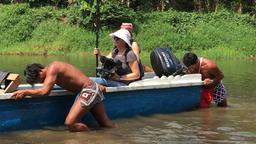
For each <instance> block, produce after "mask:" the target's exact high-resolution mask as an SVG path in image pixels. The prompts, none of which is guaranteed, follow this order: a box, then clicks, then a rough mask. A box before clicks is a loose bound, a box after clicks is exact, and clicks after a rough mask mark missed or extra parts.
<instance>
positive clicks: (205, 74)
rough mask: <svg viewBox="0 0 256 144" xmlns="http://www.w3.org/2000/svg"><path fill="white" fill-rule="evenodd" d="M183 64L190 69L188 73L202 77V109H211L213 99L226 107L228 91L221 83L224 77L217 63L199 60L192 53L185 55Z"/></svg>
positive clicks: (204, 59)
mask: <svg viewBox="0 0 256 144" xmlns="http://www.w3.org/2000/svg"><path fill="white" fill-rule="evenodd" d="M183 63H184V64H185V65H186V66H187V67H188V73H200V74H201V75H202V80H203V81H204V86H203V87H202V91H201V101H200V108H209V107H210V104H211V101H212V99H214V101H215V102H216V103H217V105H218V106H222V107H226V106H227V98H226V91H225V88H224V85H223V84H222V83H221V80H222V79H223V78H224V75H223V73H222V71H221V70H220V69H219V68H218V66H217V65H216V63H215V62H214V61H212V60H210V59H207V58H203V57H200V58H198V57H197V55H196V54H194V53H191V52H189V53H186V54H185V55H184V57H183Z"/></svg>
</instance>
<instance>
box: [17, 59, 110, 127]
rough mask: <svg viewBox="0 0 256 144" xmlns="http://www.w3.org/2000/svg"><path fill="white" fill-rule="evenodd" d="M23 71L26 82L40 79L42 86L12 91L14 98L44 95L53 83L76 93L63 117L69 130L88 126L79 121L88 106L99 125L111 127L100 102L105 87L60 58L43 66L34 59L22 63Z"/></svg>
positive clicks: (38, 81)
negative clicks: (28, 63) (33, 61)
mask: <svg viewBox="0 0 256 144" xmlns="http://www.w3.org/2000/svg"><path fill="white" fill-rule="evenodd" d="M24 74H25V77H26V81H27V83H29V84H31V85H33V84H35V83H43V86H42V87H41V88H38V89H26V90H18V91H16V92H14V93H13V94H12V96H13V97H14V98H15V100H20V99H22V98H24V97H25V96H32V97H37V96H44V95H47V94H49V93H50V91H51V90H52V88H53V87H54V84H57V85H58V86H60V87H62V88H64V89H66V90H69V91H72V92H75V93H80V94H79V95H78V97H77V99H76V100H75V102H74V104H73V106H72V108H71V109H70V111H69V113H68V115H67V117H66V121H65V124H66V125H67V126H68V128H69V130H70V131H85V130H89V128H88V127H87V125H86V124H84V123H82V122H81V119H82V117H83V115H84V114H85V113H86V112H87V111H89V110H90V111H91V112H92V114H93V116H94V117H95V119H96V120H97V122H98V123H99V124H100V125H101V126H103V127H108V128H112V127H114V124H113V123H112V122H111V121H110V120H109V118H108V116H107V114H106V112H105V108H104V104H103V99H104V96H103V91H105V87H104V86H101V85H99V84H97V83H95V82H93V81H92V80H90V79H89V78H88V77H87V76H86V75H84V74H83V73H82V72H81V71H80V70H78V69H77V68H75V67H74V66H73V65H71V64H68V63H64V62H60V61H54V62H52V63H50V64H49V65H47V66H43V65H41V64H36V63H34V64H30V65H28V66H27V67H26V69H25V71H24Z"/></svg>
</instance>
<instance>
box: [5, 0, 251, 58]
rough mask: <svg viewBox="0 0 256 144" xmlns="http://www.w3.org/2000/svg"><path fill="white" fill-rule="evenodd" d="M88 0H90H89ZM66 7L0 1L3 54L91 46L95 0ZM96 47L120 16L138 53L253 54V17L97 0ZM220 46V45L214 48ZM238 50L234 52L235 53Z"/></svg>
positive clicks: (108, 44)
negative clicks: (145, 8) (159, 49)
mask: <svg viewBox="0 0 256 144" xmlns="http://www.w3.org/2000/svg"><path fill="white" fill-rule="evenodd" d="M87 2H88V1H87ZM92 2H93V3H87V4H86V3H84V6H83V7H81V5H79V4H77V3H74V4H73V5H72V6H70V7H68V8H66V9H56V8H54V7H51V6H44V7H38V8H31V7H30V6H29V5H28V4H10V5H0V32H1V35H0V43H1V45H0V53H1V54H42V55H51V54H70V53H81V52H84V51H87V52H88V51H89V52H91V51H92V49H93V48H94V47H95V33H94V31H93V28H94V26H93V24H94V21H95V20H94V18H95V17H94V16H95V15H94V13H95V9H94V6H95V5H94V4H95V3H94V2H95V1H94V0H92ZM101 12H102V13H101V26H102V29H101V31H100V40H99V42H100V43H99V44H100V45H99V47H100V48H101V49H102V50H103V51H110V50H111V49H112V47H113V43H112V41H111V39H110V37H109V33H111V32H113V31H115V30H117V29H119V26H120V24H121V23H122V22H132V23H133V24H134V29H135V33H133V37H134V39H135V40H137V41H138V42H139V44H140V47H141V49H142V54H143V53H144V52H150V51H151V50H152V49H154V48H157V47H162V46H164V47H166V46H170V47H172V48H173V50H174V51H175V52H184V51H187V50H193V51H196V52H199V53H200V52H201V51H203V50H206V51H207V52H209V53H213V55H216V57H220V58H221V57H222V56H221V54H222V51H224V52H225V53H223V56H226V57H229V56H230V55H231V56H232V55H233V56H237V55H238V53H239V54H240V55H247V56H248V55H256V49H255V45H256V29H255V27H256V22H255V17H251V16H249V15H237V14H235V13H232V12H229V11H227V10H225V9H218V11H216V12H214V13H195V12H178V11H174V10H170V11H166V12H150V13H144V12H141V11H139V12H136V13H135V12H134V11H133V10H132V9H129V8H127V7H124V6H118V5H116V4H114V3H108V2H107V1H104V5H102V6H101ZM218 51H221V52H219V53H218ZM237 52H238V53H237Z"/></svg>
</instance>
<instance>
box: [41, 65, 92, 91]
mask: <svg viewBox="0 0 256 144" xmlns="http://www.w3.org/2000/svg"><path fill="white" fill-rule="evenodd" d="M46 68H47V73H46V74H49V75H51V74H52V73H57V77H56V84H57V85H59V86H60V87H62V88H64V89H67V90H69V91H73V92H80V91H81V89H82V88H84V87H86V86H88V85H92V84H93V82H92V80H90V79H89V78H88V77H86V76H85V75H84V74H83V73H82V72H81V71H80V70H78V69H77V68H75V67H74V66H73V65H71V64H68V63H63V62H59V61H56V62H53V63H51V64H50V65H48V66H47V67H46Z"/></svg>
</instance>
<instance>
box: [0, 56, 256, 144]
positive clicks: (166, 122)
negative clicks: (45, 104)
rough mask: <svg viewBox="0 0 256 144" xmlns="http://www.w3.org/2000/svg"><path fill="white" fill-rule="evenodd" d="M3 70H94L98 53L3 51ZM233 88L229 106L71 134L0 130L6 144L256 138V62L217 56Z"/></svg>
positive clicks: (55, 130)
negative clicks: (57, 63) (53, 65)
mask: <svg viewBox="0 0 256 144" xmlns="http://www.w3.org/2000/svg"><path fill="white" fill-rule="evenodd" d="M0 60H1V61H4V63H3V64H2V65H1V69H5V70H9V71H14V72H18V73H20V74H22V71H23V69H24V67H25V65H26V64H28V63H32V62H39V63H43V64H48V63H50V62H51V61H53V60H61V61H66V62H69V63H71V64H74V65H75V66H77V67H78V68H80V69H81V70H82V71H83V72H85V73H86V74H87V75H89V76H93V75H94V70H95V69H94V67H95V60H94V56H82V57H80V56H79V57H78V56H77V57H75V56H72V57H64V56H60V57H24V56H21V57H16V56H15V57H14V56H8V57H6V56H1V57H0ZM218 64H219V66H220V67H221V69H222V70H223V71H224V74H225V79H224V84H225V86H226V87H227V89H228V91H229V97H228V101H229V105H230V106H229V107H228V108H217V107H216V106H215V105H214V104H213V105H212V108H210V109H206V110H195V111H189V112H183V113H177V114H165V115H162V114H158V115H153V116H149V117H140V116H138V117H134V118H129V119H117V120H114V122H115V123H116V124H117V125H118V128H115V129H94V130H92V131H90V132H81V133H70V132H68V131H67V129H66V128H65V127H60V128H46V129H41V130H30V131H18V132H12V133H3V134H1V135H0V139H1V144H10V143H16V144H63V143H64V144H87V143H88V144H102V143H104V144H121V143H122V144H149V143H153V144H157V143H161V144H162V143H163V144H167V143H168V144H169V143H175V144H179V143H180V144H187V143H188V144H193V143H195V144H198V143H200V144H201V143H228V144H238V143H239V144H240V143H245V144H251V143H256V123H255V119H256V114H255V109H256V105H255V102H256V89H255V84H256V82H255V80H256V78H255V71H256V62H255V61H239V60H233V61H218Z"/></svg>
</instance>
